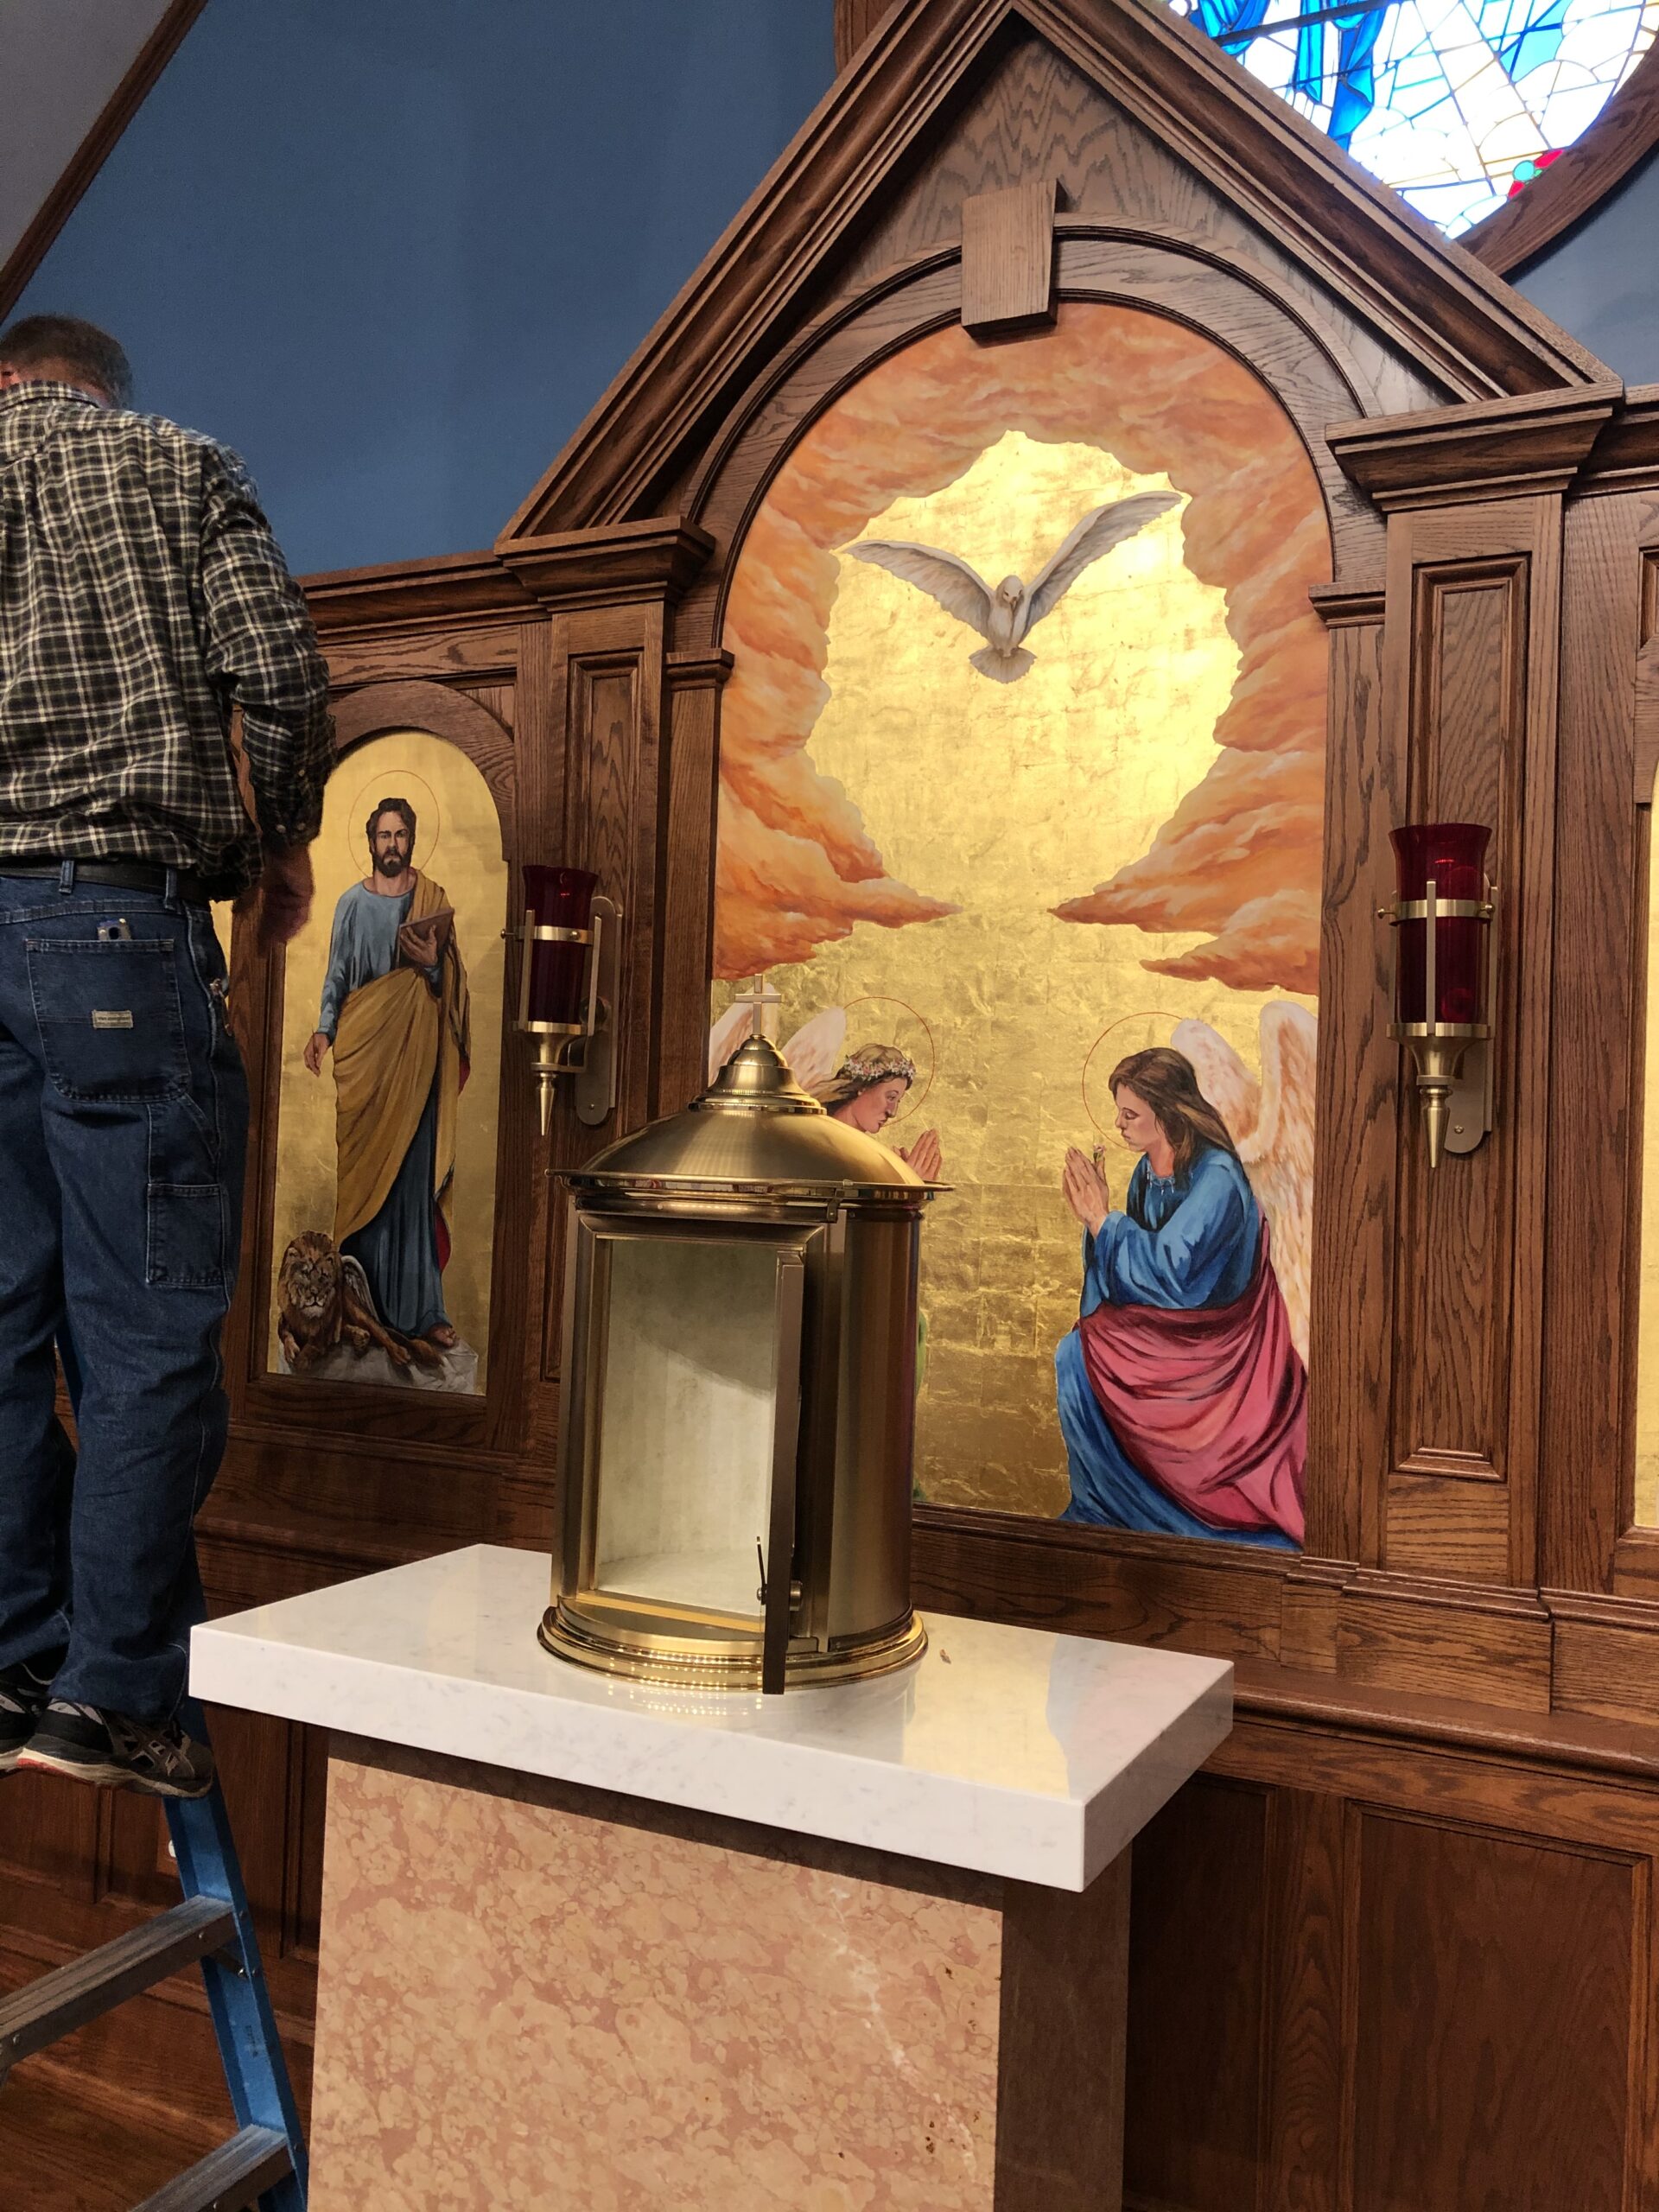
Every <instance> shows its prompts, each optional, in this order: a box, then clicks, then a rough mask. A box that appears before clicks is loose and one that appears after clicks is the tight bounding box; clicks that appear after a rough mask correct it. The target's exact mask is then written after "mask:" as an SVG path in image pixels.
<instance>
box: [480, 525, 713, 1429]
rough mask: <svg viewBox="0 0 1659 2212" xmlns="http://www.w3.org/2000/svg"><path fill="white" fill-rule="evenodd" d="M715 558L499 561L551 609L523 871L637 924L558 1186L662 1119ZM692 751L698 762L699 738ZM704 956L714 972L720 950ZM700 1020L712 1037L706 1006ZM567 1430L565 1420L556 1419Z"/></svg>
mask: <svg viewBox="0 0 1659 2212" xmlns="http://www.w3.org/2000/svg"><path fill="white" fill-rule="evenodd" d="M712 543H713V541H712V540H711V539H710V537H709V535H708V533H707V532H706V531H702V530H700V529H698V528H697V526H696V524H694V523H686V522H683V521H681V520H680V518H678V517H677V516H666V517H664V518H653V519H651V520H647V521H645V522H630V523H620V524H615V525H613V527H611V528H608V529H604V530H598V531H573V532H560V533H556V534H549V535H546V536H541V537H520V538H516V539H504V540H503V542H502V543H501V544H500V546H499V548H498V549H497V550H498V552H499V556H500V558H501V560H502V561H503V562H504V563H505V566H506V567H507V568H509V569H511V570H512V573H513V574H514V575H516V576H517V577H518V580H519V581H520V582H521V583H523V584H524V587H525V588H526V589H528V590H529V591H531V593H533V594H535V596H536V598H537V600H538V601H540V602H541V604H542V607H543V608H544V609H545V618H544V620H543V621H541V622H540V623H537V624H536V625H534V626H533V631H534V634H533V636H532V637H531V638H530V639H527V641H526V651H525V654H524V683H523V690H524V696H523V698H522V699H521V702H520V712H521V717H522V719H521V723H520V730H521V740H522V746H523V750H524V753H525V755H526V763H527V766H526V774H525V795H526V804H525V806H524V817H523V828H522V835H523V836H524V844H523V857H524V859H525V860H535V861H549V862H554V863H559V864H563V865H566V866H569V867H572V868H591V869H592V870H593V872H594V874H595V875H597V876H598V878H599V887H600V889H601V891H602V892H603V893H605V895H606V896H607V898H610V899H614V900H615V901H616V903H617V905H618V906H620V909H621V912H622V925H621V927H622V958H621V967H620V975H619V981H618V990H617V999H618V1003H617V1005H616V1006H615V1007H614V1008H613V1010H612V1014H611V1020H612V1024H613V1028H614V1031H615V1034H616V1038H617V1046H618V1054H619V1058H618V1065H617V1103H616V1111H615V1113H614V1114H613V1116H612V1117H611V1119H610V1120H609V1121H608V1122H605V1123H604V1125H603V1126H602V1127H601V1128H597V1129H590V1128H585V1127H584V1126H583V1124H582V1123H581V1122H578V1121H577V1119H576V1117H575V1110H574V1109H573V1107H572V1105H571V1104H570V1102H569V1098H568V1097H564V1096H561V1097H560V1099H559V1101H558V1102H557V1103H556V1108H555V1113H554V1122H553V1128H552V1131H551V1134H550V1139H549V1143H548V1147H547V1151H546V1160H545V1166H546V1167H547V1168H548V1169H549V1170H550V1171H552V1172H554V1173H556V1172H557V1171H558V1170H559V1169H560V1168H563V1167H571V1166H575V1165H577V1163H578V1162H580V1161H581V1160H585V1159H587V1158H588V1156H589V1155H590V1154H593V1153H594V1152H596V1151H598V1150H599V1149H600V1148H601V1147H603V1146H605V1145H607V1144H611V1143H613V1142H614V1141H615V1140H616V1139H617V1138H618V1137H620V1136H624V1135H626V1134H627V1132H628V1131H629V1130H630V1129H635V1128H640V1127H641V1126H642V1125H643V1124H644V1123H645V1122H647V1121H648V1120H650V1118H651V1116H652V1113H653V1112H654V1111H655V1110H656V1108H655V1103H654V1102H655V1099H656V1097H657V1096H658V1090H659V1089H660V1083H659V1077H658V1059H659V1057H660V1049H661V1045H660V1040H661V1035H662V1007H661V994H662V988H663V980H664V962H665V957H666V956H665V949H664V914H663V899H664V878H665V875H666V874H667V867H666V861H665V855H666V854H667V852H668V849H669V844H670V841H669V839H668V837H667V836H666V834H665V829H666V823H667V820H668V817H669V813H670V810H671V804H672V803H673V797H674V794H673V791H672V779H673V772H672V767H671V762H672V760H673V755H674V747H673V744H672V741H671V740H672V733H671V727H670V714H671V704H670V690H671V685H670V677H669V666H668V654H667V647H666V632H667V625H668V620H669V611H670V609H671V607H672V605H673V603H674V601H677V599H678V597H679V595H680V594H681V593H682V592H683V590H684V588H685V587H686V585H687V584H688V583H689V582H690V580H691V579H692V577H693V576H695V575H696V572H697V570H698V569H700V568H701V567H702V563H703V562H704V561H705V560H706V559H707V558H708V556H709V550H710V549H711V546H712ZM685 749H686V750H687V751H688V752H692V751H695V749H696V748H695V744H694V741H693V740H692V739H691V738H690V737H689V736H688V738H687V739H686V747H685ZM709 804H712V801H710V802H709ZM696 949H697V956H698V958H699V959H700V960H701V959H703V958H704V957H706V953H707V944H706V938H703V937H700V938H699V941H698V944H697V948H696ZM705 974H706V969H705ZM704 988H706V985H705V987H704ZM699 1017H700V1019H702V1020H704V1022H705V1026H706V1017H705V1016H703V1014H702V1002H701V1001H699ZM681 1057H682V1058H683V1053H682V1056H681ZM546 1184H547V1178H546V1175H545V1174H543V1175H540V1176H538V1177H537V1205H538V1210H539V1211H538V1216H537V1222H536V1224H535V1236H534V1249H535V1251H536V1253H537V1255H538V1257H537V1262H536V1265H537V1272H538V1274H539V1276H540V1281H539V1283H538V1285H537V1288H538V1291H539V1296H538V1298H537V1308H538V1312H539V1316H540V1319H539V1326H538V1328H537V1343H538V1345H539V1353H538V1357H537V1377H538V1379H539V1380H540V1381H542V1382H551V1381H553V1380H554V1379H556V1376H557V1372H558V1355H559V1309H560V1296H561V1266H562V1258H563V1252H562V1232H561V1223H562V1215H561V1212H560V1210H559V1208H558V1207H557V1205H550V1204H549V1200H548V1192H547V1188H546ZM553 1418H554V1414H553V1409H552V1408H551V1406H549V1407H548V1408H547V1410H546V1413H545V1415H544V1419H545V1420H546V1421H551V1420H552V1419H553ZM551 1433H552V1432H551V1430H548V1431H547V1440H549V1441H550V1437H551Z"/></svg>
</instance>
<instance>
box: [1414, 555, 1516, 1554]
mask: <svg viewBox="0 0 1659 2212" xmlns="http://www.w3.org/2000/svg"><path fill="white" fill-rule="evenodd" d="M1427 519H1428V520H1429V521H1430V522H1432V523H1439V522H1440V518H1427ZM1460 519H1461V518H1460ZM1409 526H1410V525H1408V524H1396V525H1395V528H1396V530H1400V529H1403V528H1408V527H1409ZM1440 527H1441V528H1444V527H1445V524H1443V523H1440ZM1413 534H1414V536H1415V535H1416V534H1417V533H1416V532H1415V531H1414V533H1413ZM1423 534H1425V535H1426V534H1427V531H1426V530H1425V531H1424V533H1423ZM1411 550H1412V552H1413V554H1414V556H1415V555H1416V554H1417V553H1418V551H1419V549H1418V547H1417V546H1416V545H1414V546H1413V547H1412V549H1411ZM1527 584H1528V575H1527V568H1526V564H1525V563H1524V562H1523V561H1522V560H1517V559H1515V558H1512V557H1510V558H1504V559H1503V560H1500V561H1498V562H1497V563H1490V562H1487V561H1484V560H1474V561H1459V560H1455V559H1454V560H1450V561H1446V560H1440V561H1424V560H1421V559H1414V561H1413V575H1412V578H1411V592H1412V597H1411V602H1410V620H1411V649H1412V669H1411V698H1412V716H1411V720H1412V727H1411V730H1410V738H1409V743H1410V754H1409V766H1408V800H1407V810H1408V815H1409V816H1410V817H1412V818H1414V819H1416V820H1424V821H1453V822H1484V823H1491V824H1492V825H1493V833H1494V834H1493V840H1492V867H1493V871H1494V874H1497V876H1498V877H1499V879H1500V882H1501V889H1500V894H1499V897H1500V907H1499V911H1500V914H1501V916H1502V918H1503V925H1508V924H1509V922H1510V917H1511V916H1512V915H1513V914H1514V913H1515V912H1516V907H1517V902H1516V899H1515V896H1514V893H1513V891H1512V889H1511V888H1510V883H1509V880H1508V879H1509V876H1510V871H1511V870H1512V869H1513V868H1514V867H1515V866H1516V862H1517V860H1518V857H1519V851H1520V845H1521V838H1522V826H1521V801H1522V793H1521V788H1520V780H1521V776H1522V770H1523V766H1524V758H1523V747H1524V729H1523V716H1524V713H1525V668H1526V651H1527V633H1528V613H1529V609H1528V593H1527ZM1504 936H1505V938H1506V939H1507V940H1508V942H1506V943H1505V944H1504V947H1503V949H1504V951H1505V952H1506V953H1507V954H1509V956H1510V961H1511V962H1512V960H1513V955H1514V949H1515V948H1514V943H1513V936H1512V932H1511V931H1510V928H1509V927H1508V926H1504ZM1511 1003H1513V1001H1511ZM1501 1034H1502V1033H1501V1031H1500V1039H1501ZM1401 1076H1402V1081H1401V1114H1400V1135H1401V1141H1402V1142H1401V1150H1402V1160H1401V1179H1402V1206H1401V1219H1400V1236H1399V1241H1398V1244H1397V1248H1396V1269H1397V1278H1396V1280H1397V1298H1398V1304H1399V1319H1398V1324H1397V1329H1396V1335H1395V1410H1394V1437H1393V1458H1394V1464H1395V1467H1396V1468H1399V1469H1402V1470H1405V1471H1410V1472H1421V1473H1424V1474H1443V1473H1446V1472H1449V1471H1450V1469H1451V1466H1452V1465H1457V1464H1458V1463H1459V1462H1461V1463H1462V1465H1464V1466H1465V1468H1466V1470H1467V1471H1468V1472H1469V1473H1470V1474H1471V1475H1475V1476H1483V1475H1484V1476H1487V1477H1502V1476H1503V1475H1504V1474H1505V1473H1506V1472H1507V1471H1508V1452H1507V1448H1506V1447H1507V1443H1508V1437H1507V1433H1506V1431H1507V1427H1508V1422H1507V1419H1506V1415H1507V1414H1508V1410H1509V1408H1508V1403H1507V1399H1508V1388H1507V1386H1508V1382H1509V1376H1508V1372H1507V1369H1508V1361H1507V1357H1506V1354H1507V1352H1508V1351H1509V1344H1508V1338H1509V1336H1510V1319H1511V1316H1510V1296H1509V1286H1508V1282H1507V1281H1506V1276H1507V1271H1508V1258H1509V1251H1510V1238H1509V1234H1508V1232H1509V1229H1510V1209H1509V1205H1508V1203H1507V1200H1508V1191H1509V1176H1508V1174H1506V1173H1505V1170H1506V1169H1507V1168H1509V1167H1510V1160H1508V1159H1506V1157H1505V1154H1507V1153H1508V1152H1509V1151H1510V1149H1511V1141H1510V1131H1509V1128H1508V1123H1509V1120H1510V1115H1509V1114H1506V1115H1505V1116H1504V1117H1503V1122H1501V1124H1500V1127H1499V1128H1498V1129H1497V1130H1495V1131H1494V1132H1493V1134H1492V1135H1491V1137H1489V1138H1488V1139H1487V1141H1486V1142H1485V1144H1484V1145H1483V1146H1482V1147H1481V1148H1480V1150H1479V1151H1478V1152H1477V1153H1475V1154H1471V1155H1470V1156H1469V1157H1467V1158H1458V1157H1455V1156H1454V1157H1448V1158H1447V1159H1446V1160H1445V1161H1443V1163H1442V1164H1441V1166H1440V1168H1439V1169H1438V1170H1436V1171H1434V1172H1433V1173H1431V1172H1430V1171H1429V1168H1428V1166H1427V1159H1426V1157H1425V1154H1424V1151H1423V1144H1422V1132H1421V1116H1420V1113H1419V1111H1418V1109H1417V1105H1416V1102H1415V1100H1414V1098H1413V1097H1412V1096H1411V1083H1410V1062H1409V1057H1408V1055H1407V1054H1406V1053H1404V1052H1402V1055H1401ZM1514 1095H1515V1094H1514V1088H1513V1086H1512V1085H1510V1084H1505V1085H1504V1087H1503V1096H1504V1100H1505V1103H1506V1106H1508V1107H1509V1108H1510V1113H1511V1114H1512V1112H1513V1100H1514ZM1482 1503H1483V1507H1484V1503H1485V1502H1484V1501H1483V1502H1482ZM1506 1548H1507V1546H1506Z"/></svg>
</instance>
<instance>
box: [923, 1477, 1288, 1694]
mask: <svg viewBox="0 0 1659 2212" xmlns="http://www.w3.org/2000/svg"><path fill="white" fill-rule="evenodd" d="M1287 1567H1294V1560H1292V1559H1291V1558H1290V1557H1289V1555H1287V1554H1278V1555H1276V1556H1275V1555H1274V1554H1272V1553H1268V1552H1261V1553H1252V1554H1249V1555H1248V1556H1244V1557H1241V1556H1240V1555H1239V1554H1238V1552H1237V1551H1236V1550H1234V1549H1233V1548H1231V1547H1229V1546H1225V1545H1222V1544H1203V1543H1195V1542H1192V1541H1188V1540H1187V1539H1185V1538H1183V1537H1179V1536H1147V1535H1127V1534H1123V1533H1120V1532H1115V1531H1112V1530H1109V1529H1079V1528H1068V1527H1061V1526H1059V1525H1058V1524H1056V1523H1055V1522H1040V1521H1038V1522H1033V1521H1030V1520H1028V1519H1027V1518H1026V1517H1025V1516H1023V1515H1020V1514H1012V1513H977V1512H969V1511H965V1510H960V1509H951V1510H945V1509H943V1508H940V1507H938V1506H927V1505H924V1506H918V1508H917V1509H916V1515H915V1543H914V1548H913V1551H912V1564H911V1588H912V1595H913V1597H914V1599H915V1602H916V1604H917V1605H919V1606H922V1607H923V1608H925V1609H931V1610H932V1611H938V1612H946V1613H971V1614H975V1615H977V1616H980V1617H982V1618H991V1619H994V1620H1002V1621H1012V1622H1014V1623H1016V1624H1018V1625H1020V1626H1021V1627H1025V1628H1046V1629H1056V1630H1061V1631H1063V1632H1064V1633H1065V1634H1066V1635H1068V1636H1106V1637H1121V1638H1122V1640H1123V1641H1124V1642H1126V1643H1167V1644H1173V1645H1174V1646H1175V1647H1176V1648H1177V1649H1180V1650H1183V1651H1208V1652H1213V1653H1215V1654H1216V1655H1217V1656H1218V1657H1222V1658H1229V1659H1230V1658H1233V1657H1235V1656H1240V1655H1249V1656H1254V1657H1258V1658H1274V1657H1276V1656H1277V1654H1278V1649H1279V1623H1280V1615H1281V1593H1282V1589H1283V1585H1284V1580H1285V1576H1286V1572H1287Z"/></svg>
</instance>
